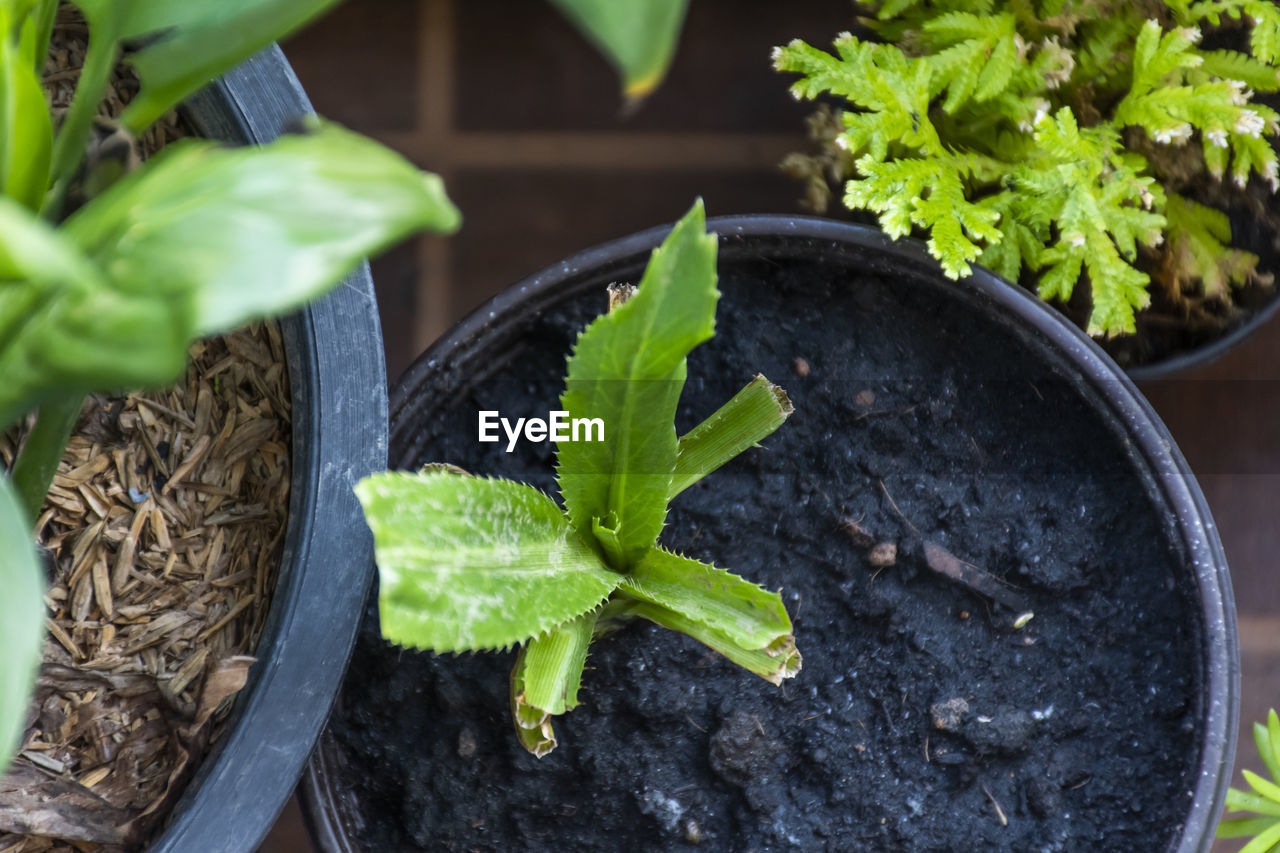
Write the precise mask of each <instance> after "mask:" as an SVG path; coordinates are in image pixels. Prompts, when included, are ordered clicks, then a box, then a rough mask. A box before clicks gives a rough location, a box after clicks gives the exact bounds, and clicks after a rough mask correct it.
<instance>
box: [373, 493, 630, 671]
mask: <svg viewBox="0 0 1280 853" xmlns="http://www.w3.org/2000/svg"><path fill="white" fill-rule="evenodd" d="M356 494H357V495H358V496H359V498H360V502H361V503H362V504H363V506H364V512H365V519H366V520H367V521H368V523H369V527H370V528H371V529H372V530H373V537H374V552H375V556H376V557H377V562H378V572H379V576H380V578H381V587H380V590H379V599H378V600H379V612H380V614H381V617H382V633H383V636H384V637H386V638H387V639H388V640H390V641H391V642H393V643H398V644H400V645H403V646H412V647H415V648H422V649H432V650H434V651H437V652H451V651H464V650H469V649H494V648H503V647H506V646H510V645H512V644H514V643H518V642H521V641H523V640H526V639H528V638H530V637H535V636H538V635H540V634H542V633H543V632H545V631H548V630H550V629H552V628H554V627H556V626H557V625H560V624H562V623H564V622H566V621H568V620H570V619H574V618H576V617H578V616H581V615H582V614H583V613H586V612H587V611H589V610H593V609H595V608H596V607H598V606H599V605H600V604H601V603H602V602H603V601H604V600H605V599H606V598H608V596H609V593H611V592H612V591H613V590H614V588H615V587H616V586H617V585H618V583H619V582H620V581H621V580H622V576H621V575H619V574H617V573H615V572H613V571H610V570H609V569H608V568H607V567H606V566H605V565H604V563H603V562H601V560H600V558H599V557H598V556H597V555H596V554H595V552H594V551H592V550H591V549H590V548H589V547H587V545H586V544H585V543H583V542H582V540H581V539H579V538H578V536H577V535H576V534H575V533H574V532H573V530H572V529H571V528H570V526H569V522H568V520H567V519H566V518H565V516H564V513H563V512H562V511H561V510H560V508H559V507H558V506H556V503H555V501H553V500H552V499H551V498H549V497H547V496H546V495H544V494H543V493H542V492H539V491H538V490H537V489H534V488H533V487H531V486H526V485H524V484H523V483H513V482H510V481H507V480H488V479H482V478H478V477H464V476H460V475H458V474H452V473H448V472H445V471H432V472H428V473H422V474H405V473H387V474H376V475H374V476H372V477H367V478H365V479H364V480H362V481H361V482H360V483H359V484H358V485H357V486H356Z"/></svg>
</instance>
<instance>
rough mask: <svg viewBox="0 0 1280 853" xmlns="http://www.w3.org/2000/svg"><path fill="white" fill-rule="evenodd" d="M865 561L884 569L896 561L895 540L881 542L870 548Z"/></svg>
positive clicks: (896, 546) (896, 547) (896, 548)
mask: <svg viewBox="0 0 1280 853" xmlns="http://www.w3.org/2000/svg"><path fill="white" fill-rule="evenodd" d="M867 561H868V562H869V563H871V565H872V566H874V567H876V568H877V569H885V568H888V567H889V566H892V565H893V564H894V563H896V562H898V545H897V543H896V542H881V543H879V544H878V545H876V546H875V547H874V548H872V549H871V553H869V554H868V555H867Z"/></svg>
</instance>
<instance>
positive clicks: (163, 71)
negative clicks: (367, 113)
mask: <svg viewBox="0 0 1280 853" xmlns="http://www.w3.org/2000/svg"><path fill="white" fill-rule="evenodd" d="M337 2H338V0H183V2H173V0H131V2H119V0H75V3H76V5H77V6H79V7H80V9H81V10H82V11H83V12H84V13H85V17H86V18H87V19H88V21H89V31H90V33H91V34H93V35H94V37H95V38H96V37H98V36H99V35H105V34H108V33H109V34H111V35H110V37H111V38H112V39H119V40H121V41H131V40H138V39H140V37H142V36H150V37H151V38H150V39H149V40H145V41H144V44H143V46H142V47H141V48H140V49H138V50H137V51H135V52H134V53H132V54H131V55H130V56H129V62H130V64H131V65H133V67H134V70H135V71H136V72H137V74H138V78H139V80H140V82H141V85H142V88H141V91H139V93H138V94H137V96H136V97H135V98H134V99H133V101H132V102H131V103H130V104H129V107H128V108H127V109H126V110H125V112H124V115H122V116H121V123H122V124H124V125H125V127H127V128H129V129H130V130H131V131H133V132H134V133H135V134H140V133H141V132H142V131H143V130H145V129H146V128H147V127H148V126H150V125H151V123H152V122H154V121H155V120H156V119H158V118H160V116H162V115H164V114H165V113H166V112H168V111H169V110H171V109H173V108H174V107H176V106H177V105H178V104H179V103H181V102H182V101H183V100H185V99H186V98H187V97H188V96H190V95H192V94H194V93H195V92H196V91H197V90H198V89H200V88H201V87H203V86H204V85H205V84H207V83H209V82H210V81H211V80H213V79H214V78H215V77H217V76H218V75H220V74H222V73H224V72H226V71H229V70H230V69H231V68H233V67H235V66H236V65H238V64H239V63H240V62H241V61H242V60H245V59H248V58H249V57H250V56H252V55H253V54H255V53H257V52H258V51H259V50H261V49H262V48H264V47H266V46H267V45H269V44H271V43H272V42H273V41H276V40H278V39H280V38H283V37H284V36H285V35H287V34H288V33H290V32H292V31H293V30H295V29H297V28H298V27H300V26H302V25H303V24H304V23H306V22H307V21H309V20H311V19H312V18H314V17H316V16H317V15H319V14H320V13H321V12H323V11H325V10H326V9H328V8H329V7H331V6H333V5H335V4H336V3H337Z"/></svg>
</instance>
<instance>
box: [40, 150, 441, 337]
mask: <svg viewBox="0 0 1280 853" xmlns="http://www.w3.org/2000/svg"><path fill="white" fill-rule="evenodd" d="M459 221H460V218H459V216H458V212H457V209H456V208H454V206H453V204H452V203H450V201H449V199H448V197H447V196H446V195H445V192H444V186H443V184H442V182H441V181H440V179H439V177H437V176H435V175H431V174H427V173H424V172H421V171H419V170H418V169H417V168H416V167H415V166H413V165H412V164H411V163H409V162H408V161H407V160H405V159H404V158H403V157H401V156H400V155H398V154H396V153H394V152H392V151H390V150H389V149H387V148H385V147H383V146H381V145H379V144H377V143H376V142H373V141H372V140H369V139H366V138H364V137H362V136H359V135H357V134H354V133H351V132H349V131H347V130H344V129H342V128H340V127H338V126H336V125H332V124H325V125H322V126H320V127H319V128H318V129H317V130H316V131H315V132H314V133H310V134H305V135H289V136H283V137H281V138H280V139H278V140H276V141H275V142H272V143H270V144H269V145H265V146H263V147H261V148H236V149H226V148H220V147H218V146H216V145H213V144H212V143H209V142H203V141H195V140H184V141H181V142H178V143H176V144H174V145H171V146H169V147H168V148H166V149H165V150H164V151H163V152H161V153H160V155H158V156H157V157H156V158H155V159H154V160H152V161H151V162H150V163H149V164H148V165H147V167H145V168H143V169H141V170H139V171H138V172H136V173H134V174H133V175H131V176H129V177H128V178H126V179H124V180H122V181H121V182H119V183H117V184H116V185H115V186H113V187H112V188H111V189H110V190H108V191H107V192H106V193H104V194H103V195H101V196H99V197H98V198H96V199H94V200H93V202H91V203H90V204H89V205H87V206H85V207H84V208H81V210H79V211H78V212H77V213H76V214H75V215H74V216H72V217H71V219H69V220H68V221H67V222H66V226H65V228H66V232H67V234H68V236H69V237H70V238H71V239H72V240H74V241H75V242H76V244H77V245H79V246H80V248H81V250H82V251H83V252H85V253H86V254H87V255H88V256H89V257H90V258H91V259H92V260H93V261H94V262H95V263H97V264H98V265H99V266H100V268H101V269H102V270H104V271H105V272H106V273H107V274H108V275H109V276H110V277H111V279H112V281H113V282H114V283H115V285H116V286H117V287H119V288H120V289H121V290H123V291H126V292H129V293H132V294H136V295H142V294H153V295H154V294H161V293H166V292H170V293H177V292H181V293H190V294H191V298H192V300H193V306H194V310H195V331H196V333H197V334H200V335H206V334H211V333H213V332H220V331H224V330H226V329H230V328H233V327H235V326H238V325H240V324H242V323H244V322H246V321H248V320H252V319H255V318H258V317H263V316H267V315H271V314H278V313H281V312H283V311H287V310H289V309H292V308H295V307H297V306H299V305H301V304H303V303H304V302H306V301H307V300H309V299H311V298H313V297H315V296H317V295H319V294H320V293H321V292H323V291H324V290H327V289H328V288H329V287H331V286H332V285H333V284H335V283H336V282H337V281H338V280H339V279H341V278H342V277H343V276H344V275H346V274H347V273H348V272H350V271H351V270H352V269H353V268H354V267H355V266H356V265H357V264H358V263H359V262H360V260H361V259H363V258H364V257H365V256H367V255H370V254H373V253H375V252H378V251H380V250H381V249H384V248H386V247H387V246H389V245H391V244H393V243H395V242H397V241H398V240H400V239H402V238H404V237H406V236H408V235H409V234H411V233H413V232H415V231H417V230H419V229H423V228H428V229H433V230H436V231H452V230H453V229H455V228H456V227H457V226H458V223H459Z"/></svg>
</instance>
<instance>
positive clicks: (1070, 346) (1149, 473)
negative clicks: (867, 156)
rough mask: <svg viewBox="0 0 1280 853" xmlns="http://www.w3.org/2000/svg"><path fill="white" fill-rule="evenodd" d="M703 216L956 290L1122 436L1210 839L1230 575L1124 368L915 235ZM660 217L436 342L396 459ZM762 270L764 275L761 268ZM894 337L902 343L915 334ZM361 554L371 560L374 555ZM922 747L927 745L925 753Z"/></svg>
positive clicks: (615, 277) (1224, 690)
mask: <svg viewBox="0 0 1280 853" xmlns="http://www.w3.org/2000/svg"><path fill="white" fill-rule="evenodd" d="M708 227H709V229H711V230H713V231H715V232H716V233H718V234H719V235H720V267H721V270H722V271H723V270H725V269H726V268H727V266H731V265H733V264H735V263H739V262H748V261H749V262H750V263H752V264H754V266H753V267H752V269H753V270H757V271H758V270H759V269H760V268H761V265H762V264H763V265H764V266H767V265H769V264H772V263H776V264H777V265H778V266H782V265H783V263H788V264H796V263H798V264H805V263H812V264H813V265H814V269H815V270H818V271H819V272H817V273H816V274H824V273H829V272H830V270H831V269H832V268H833V267H841V268H849V269H856V270H858V271H859V272H867V273H872V274H876V275H878V276H880V277H881V278H883V279H888V280H892V281H893V282H894V283H895V286H898V287H901V288H911V289H914V290H918V291H919V292H920V293H922V294H926V295H925V296H923V297H922V299H926V300H927V299H928V298H929V296H928V295H927V294H929V293H931V292H934V291H936V292H937V293H938V294H939V296H938V297H937V299H938V304H939V306H940V307H939V308H938V309H937V310H938V311H939V312H941V311H945V310H946V306H947V305H953V304H955V303H956V302H962V303H964V304H965V307H966V310H970V311H972V312H973V313H974V314H975V315H978V316H980V318H981V321H982V323H984V324H990V327H994V328H999V329H1000V330H1002V331H1004V332H1008V333H1010V334H1011V336H1012V337H1014V338H1016V339H1017V340H1018V341H1019V342H1020V344H1021V345H1022V346H1024V347H1025V351H1026V352H1027V357H1028V358H1033V359H1037V360H1042V361H1043V362H1044V363H1045V364H1046V371H1047V374H1052V375H1053V376H1055V377H1057V379H1058V380H1060V381H1063V382H1065V383H1066V384H1067V385H1068V386H1069V387H1070V388H1071V389H1073V392H1074V393H1076V394H1078V395H1079V397H1080V398H1081V399H1083V400H1084V401H1086V403H1087V405H1088V406H1090V407H1091V409H1093V410H1094V412H1095V413H1096V416H1097V417H1098V418H1099V419H1101V420H1102V421H1103V422H1105V424H1106V426H1107V429H1108V431H1109V432H1111V433H1112V434H1113V435H1116V436H1117V437H1118V439H1119V441H1120V442H1121V443H1122V444H1123V446H1125V447H1126V448H1127V451H1126V452H1127V454H1128V456H1129V458H1130V460H1131V461H1132V462H1133V463H1134V468H1135V469H1136V470H1137V471H1138V472H1139V473H1138V474H1137V476H1138V477H1139V479H1140V480H1141V481H1142V488H1143V490H1144V492H1145V494H1146V495H1148V496H1149V498H1150V500H1151V501H1152V503H1153V506H1155V507H1159V508H1161V509H1160V512H1161V513H1162V515H1161V518H1162V526H1163V528H1164V533H1165V535H1166V536H1167V537H1168V539H1169V541H1170V542H1171V543H1173V550H1174V551H1175V552H1177V553H1178V554H1180V555H1182V556H1181V558H1180V559H1181V562H1182V563H1183V565H1182V566H1181V567H1180V569H1179V571H1180V572H1182V573H1183V575H1184V576H1185V584H1186V586H1187V588H1188V589H1189V590H1191V592H1190V593H1189V595H1188V597H1189V598H1190V599H1193V600H1194V603H1193V604H1191V605H1190V606H1189V610H1190V611H1192V615H1191V621H1193V622H1195V623H1197V624H1194V625H1191V626H1188V629H1187V630H1188V631H1189V632H1190V633H1191V634H1193V635H1195V636H1196V637H1197V640H1196V642H1197V644H1198V646H1199V648H1198V654H1197V655H1195V659H1194V660H1192V661H1188V662H1187V664H1186V665H1187V666H1189V667H1193V668H1194V669H1195V670H1196V672H1195V678H1194V681H1195V682H1196V683H1197V684H1198V685H1199V686H1200V695H1199V696H1198V697H1196V698H1195V699H1194V700H1193V702H1192V706H1193V707H1194V708H1195V712H1194V713H1195V716H1196V718H1197V723H1198V727H1199V731H1200V739H1199V741H1198V744H1197V749H1198V755H1197V756H1196V757H1195V760H1194V762H1193V767H1194V770H1195V772H1193V773H1191V774H1188V775H1187V777H1186V779H1187V781H1186V783H1185V784H1186V789H1188V792H1189V793H1190V796H1189V798H1188V799H1189V803H1190V805H1189V808H1188V811H1187V813H1186V815H1185V820H1184V821H1183V825H1182V829H1181V832H1180V833H1178V834H1177V837H1176V838H1175V839H1174V840H1173V841H1172V842H1171V843H1170V844H1169V846H1168V848H1167V849H1168V850H1174V851H1179V853H1190V851H1207V850H1208V849H1209V847H1210V846H1211V844H1212V839H1213V830H1214V827H1215V825H1216V822H1217V818H1218V815H1219V813H1220V812H1221V809H1222V803H1223V798H1224V796H1225V791H1226V788H1227V785H1228V782H1229V777H1230V770H1231V761H1232V756H1233V754H1234V748H1235V740H1236V726H1237V722H1236V720H1237V712H1238V704H1239V652H1238V647H1237V638H1236V626H1235V610H1234V603H1233V601H1232V597H1231V584H1230V578H1229V576H1228V573H1227V566H1226V561H1225V557H1224V555H1223V552H1222V548H1221V544H1220V542H1219V539H1218V535H1217V532H1216V529H1215V527H1214V524H1213V521H1212V519H1211V517H1210V514H1209V510H1208V507H1207V505H1206V503H1205V501H1204V498H1203V496H1202V495H1201V492H1200V489H1199V487H1198V486H1197V484H1196V482H1195V480H1194V478H1193V477H1192V474H1191V472H1190V469H1189V468H1188V466H1187V464H1186V462H1185V460H1184V459H1183V458H1182V455H1181V454H1180V453H1179V451H1178V450H1177V448H1176V447H1175V446H1174V444H1173V440H1172V438H1171V437H1170V435H1169V433H1168V431H1167V430H1166V428H1165V427H1164V425H1163V424H1162V423H1161V422H1160V420H1159V418H1158V417H1157V416H1156V414H1155V413H1154V411H1153V410H1152V409H1151V407H1150V406H1149V405H1148V404H1147V403H1146V401H1145V400H1144V399H1143V398H1142V397H1141V395H1140V394H1139V393H1138V392H1137V391H1136V389H1135V388H1134V386H1133V384H1132V382H1131V381H1130V380H1129V379H1128V378H1127V377H1126V376H1125V375H1124V373H1123V372H1122V371H1121V370H1120V369H1119V368H1118V367H1116V365H1115V364H1114V363H1113V362H1112V361H1111V360H1110V359H1109V358H1108V357H1107V356H1106V355H1105V354H1103V353H1102V351H1101V350H1100V349H1099V348H1098V347H1097V346H1096V345H1095V344H1094V343H1093V342H1092V341H1090V340H1089V339H1088V338H1087V337H1086V336H1085V335H1083V334H1082V333H1081V332H1080V331H1079V330H1078V329H1076V328H1075V327H1074V326H1072V325H1071V324H1070V323H1069V322H1068V321H1067V320H1066V319H1065V318H1064V317H1063V316H1062V315H1061V314H1059V313H1058V312H1056V311H1054V310H1052V309H1050V308H1049V307H1048V306H1046V305H1045V304H1043V303H1042V302H1040V301H1039V300H1037V299H1035V298H1034V297H1032V296H1031V295H1030V294H1028V293H1026V292H1024V291H1022V290H1020V289H1017V288H1012V287H1009V286H1008V285H1007V284H1006V283H1004V282H1003V281H1001V280H1000V279H998V278H997V277H995V276H993V275H991V274H989V273H986V272H982V271H979V272H978V273H976V274H975V275H973V276H972V277H970V278H968V279H966V280H964V281H961V282H959V284H958V285H957V284H953V283H950V282H946V281H944V280H942V279H941V277H940V276H939V274H938V273H937V271H936V264H934V262H933V261H931V260H930V259H929V257H928V255H927V253H926V252H925V251H924V249H923V247H922V246H921V245H920V244H918V243H914V242H909V241H898V242H894V241H891V240H889V239H888V238H886V237H885V236H884V235H883V233H881V232H879V231H877V230H873V229H869V228H864V227H859V226H853V225H848V224H844V223H838V222H834V221H830V220H823V219H816V218H782V217H772V216H758V217H733V218H722V219H713V220H711V221H710V222H709V223H708ZM666 230H667V229H665V228H659V229H654V230H651V231H646V232H643V233H640V234H637V235H634V236H632V237H629V238H626V239H623V240H619V241H616V242H613V243H609V244H606V245H604V246H601V247H598V248H595V249H592V250H589V251H587V252H584V253H582V254H580V255H577V256H574V257H572V258H570V259H568V260H566V261H565V262H563V263H561V264H557V265H555V266H553V267H550V268H548V269H547V270H544V271H543V272H541V273H539V274H537V275H535V276H533V277H531V278H529V279H526V280H525V281H523V282H521V283H520V284H518V285H516V286H514V287H512V288H510V289H509V290H507V291H505V292H504V293H502V294H501V295H499V296H498V297H497V298H495V299H494V300H492V301H491V302H490V303H488V304H487V305H485V306H483V307H482V308H481V309H479V310H478V311H476V312H475V313H474V314H472V315H471V316H470V317H468V318H467V319H466V320H464V321H463V322H462V323H461V324H459V325H458V326H457V327H455V328H454V329H453V330H452V331H451V332H450V333H449V334H447V335H446V336H445V337H444V338H442V339H441V340H440V341H438V342H437V343H436V344H435V345H434V346H432V347H431V349H429V350H428V351H427V352H426V353H424V354H423V355H422V357H421V358H420V359H419V360H418V361H417V362H416V363H415V364H414V365H413V366H412V367H411V368H410V369H409V370H408V371H406V373H405V374H404V375H403V376H402V377H401V378H400V380H399V382H398V383H397V384H396V386H395V388H394V390H393V393H392V409H391V441H392V457H391V462H392V466H393V467H406V466H412V465H415V464H418V463H419V462H420V461H421V458H422V451H423V442H424V441H425V440H426V438H425V437H424V433H425V432H426V430H424V429H423V427H422V425H423V424H424V423H427V422H429V419H430V418H432V417H434V416H435V415H436V413H437V411H438V410H441V409H443V408H444V405H443V403H442V402H441V401H442V400H443V399H446V398H450V399H456V398H458V397H460V396H461V395H462V393H463V392H462V390H461V389H465V388H467V387H468V383H469V381H470V380H471V379H472V374H473V372H474V371H477V370H483V369H485V368H483V367H481V365H489V364H491V363H492V362H494V361H500V360H502V358H503V357H504V354H507V355H506V356H505V357H511V356H510V355H509V352H510V350H509V348H508V346H507V344H508V343H509V342H511V341H513V340H514V339H516V338H518V337H519V336H521V335H522V334H524V333H525V331H526V330H527V329H528V328H529V327H530V324H531V322H532V319H531V318H536V317H538V316H540V315H542V314H543V313H546V312H549V311H551V310H552V309H553V307H554V306H555V305H557V304H558V303H561V302H563V301H564V300H566V299H569V298H571V297H573V296H576V295H581V294H585V293H596V292H602V291H603V288H604V286H605V285H606V284H607V283H609V282H613V281H637V280H638V279H639V274H640V272H641V270H642V269H643V266H644V264H645V262H646V261H647V259H648V255H649V252H650V251H651V250H652V249H653V248H654V247H655V246H656V245H657V244H658V243H659V242H660V240H661V239H662V237H663V236H664V235H665V233H666ZM813 259H818V260H813ZM832 259H836V260H837V261H838V262H832V263H830V265H828V266H823V265H822V263H820V262H819V261H822V262H827V261H831V260H832ZM722 275H723V272H722ZM764 277H765V278H766V281H765V283H766V284H767V273H765V274H764ZM751 283H752V284H757V283H759V282H757V281H754V280H753V281H751ZM943 294H946V295H945V297H944V296H943ZM946 300H951V301H950V302H948V301H946ZM981 331H982V330H981V329H978V330H976V331H975V332H974V333H975V334H979V333H981ZM902 346H904V347H909V346H910V341H904V342H902ZM482 354H483V355H482ZM691 376H692V372H691ZM784 384H786V383H785V382H784ZM424 419H428V420H424ZM366 568H367V570H368V571H369V572H370V573H372V572H373V566H372V565H368V566H367V567H366ZM806 654H808V652H806ZM886 713H887V712H886ZM927 750H928V747H927V746H926V753H925V754H926V757H927V754H928V752H927ZM340 764H341V757H340V755H339V753H338V750H337V749H336V748H335V746H334V742H332V741H331V735H330V734H328V733H326V735H325V736H323V737H322V738H321V741H320V747H319V748H318V749H317V751H316V754H315V755H314V756H313V758H312V760H311V763H310V764H309V766H308V769H307V772H306V774H305V776H304V780H303V783H304V784H303V790H302V794H303V804H304V808H305V810H306V812H307V814H308V819H309V821H310V825H311V828H312V831H313V836H314V838H315V839H316V842H317V844H318V846H319V847H320V849H321V850H322V851H324V853H357V851H359V850H361V849H362V848H361V847H360V846H359V845H358V843H357V841H356V840H355V831H354V828H355V827H356V826H357V825H358V823H359V822H360V817H359V815H358V813H357V812H358V809H357V806H356V804H355V803H354V800H353V796H354V795H353V794H352V793H351V791H350V790H348V789H345V788H343V787H342V786H341V785H340V784H339V783H338V782H337V779H336V777H337V775H338V774H339V772H351V771H350V770H348V769H346V768H341V767H339V765H340ZM367 772H377V771H376V770H369V771H367ZM494 784H495V785H501V784H502V783H501V781H497V782H495V783H494Z"/></svg>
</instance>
